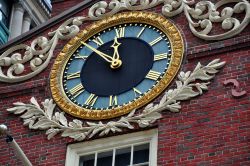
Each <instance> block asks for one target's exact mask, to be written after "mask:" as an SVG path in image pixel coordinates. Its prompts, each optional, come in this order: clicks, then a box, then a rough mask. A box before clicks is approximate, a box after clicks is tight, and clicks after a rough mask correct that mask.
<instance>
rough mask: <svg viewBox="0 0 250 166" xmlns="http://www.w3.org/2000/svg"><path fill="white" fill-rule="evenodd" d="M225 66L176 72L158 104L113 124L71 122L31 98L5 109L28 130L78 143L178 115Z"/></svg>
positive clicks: (52, 106)
mask: <svg viewBox="0 0 250 166" xmlns="http://www.w3.org/2000/svg"><path fill="white" fill-rule="evenodd" d="M224 65H225V62H220V60H219V59H215V60H213V61H212V62H210V63H209V64H208V65H206V66H202V65H201V64H200V63H198V64H197V66H196V67H195V69H194V71H193V72H190V71H188V72H186V73H184V72H180V74H179V75H178V80H177V81H176V88H175V89H170V90H168V91H166V92H165V94H164V95H163V97H162V98H161V100H160V102H159V104H155V105H154V104H153V103H151V104H149V105H147V106H146V107H145V108H144V109H143V110H142V112H140V113H136V111H135V110H133V111H131V112H130V113H129V114H128V115H127V116H123V117H121V118H120V119H118V120H117V121H109V122H108V123H103V122H102V121H99V122H90V121H86V122H85V121H80V120H77V119H74V120H73V121H72V122H68V120H67V118H66V117H65V116H64V112H55V106H56V105H55V104H54V103H53V100H52V99H50V100H49V99H46V100H45V101H44V102H42V106H43V107H42V108H41V107H40V105H39V104H38V103H37V101H36V99H35V98H33V97H32V98H31V100H30V102H31V104H24V103H21V102H16V103H14V105H15V107H13V108H9V109H7V111H9V112H11V113H14V114H22V115H21V118H22V119H23V120H24V125H27V126H29V128H30V129H41V130H47V131H46V134H47V135H48V139H51V138H52V137H54V136H55V135H57V134H59V133H61V136H62V137H70V138H73V139H74V140H77V141H81V140H84V139H85V138H91V137H93V136H95V135H97V134H98V135H99V136H103V135H107V134H109V133H110V132H113V133H116V132H121V131H122V128H128V129H134V124H137V125H138V126H139V127H142V128H143V127H148V126H150V125H152V124H153V123H154V122H155V121H156V120H157V119H160V118H161V112H162V111H167V110H169V111H171V112H179V111H180V109H181V105H180V101H182V100H188V99H190V98H193V97H195V96H198V95H201V94H203V90H207V89H208V87H207V85H208V84H209V82H207V81H208V80H211V79H212V78H213V77H214V76H215V74H216V73H217V72H218V69H219V68H221V67H222V66H224Z"/></svg>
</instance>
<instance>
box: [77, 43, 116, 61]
mask: <svg viewBox="0 0 250 166" xmlns="http://www.w3.org/2000/svg"><path fill="white" fill-rule="evenodd" d="M81 43H82V44H83V45H85V46H86V47H88V48H89V49H91V50H92V51H94V52H95V53H96V54H97V55H99V56H100V57H102V58H103V59H104V60H106V61H107V62H109V63H111V62H112V60H113V58H112V57H110V56H109V55H107V54H105V53H103V52H101V51H99V50H97V49H95V48H94V47H92V46H90V45H88V44H87V43H84V42H82V41H81Z"/></svg>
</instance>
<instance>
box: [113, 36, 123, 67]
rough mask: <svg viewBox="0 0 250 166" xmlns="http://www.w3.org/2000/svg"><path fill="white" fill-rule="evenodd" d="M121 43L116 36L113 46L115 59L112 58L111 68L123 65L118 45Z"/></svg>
mask: <svg viewBox="0 0 250 166" xmlns="http://www.w3.org/2000/svg"><path fill="white" fill-rule="evenodd" d="M120 45H121V43H119V42H118V41H117V37H115V39H114V43H113V45H112V46H111V47H113V48H114V53H113V57H112V58H113V59H112V62H111V68H113V69H115V68H118V67H120V66H121V65H122V61H121V60H120V55H119V52H118V47H119V46H120Z"/></svg>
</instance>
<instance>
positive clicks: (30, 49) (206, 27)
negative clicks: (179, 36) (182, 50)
mask: <svg viewBox="0 0 250 166" xmlns="http://www.w3.org/2000/svg"><path fill="white" fill-rule="evenodd" d="M232 2H234V7H224V5H228V4H230V3H232ZM158 5H162V14H163V15H164V16H166V17H173V16H175V15H177V14H180V13H182V12H184V14H185V16H186V18H187V21H188V23H189V27H190V29H191V31H192V33H193V34H194V35H195V36H197V37H199V38H201V39H204V40H223V39H226V38H230V37H232V36H235V35H237V34H239V33H240V32H241V31H242V30H243V29H244V28H245V27H246V26H247V25H248V24H249V22H250V3H249V2H248V1H247V0H221V1H219V2H218V3H216V4H214V3H212V2H210V1H201V2H198V3H197V4H195V1H194V0H140V1H139V0H111V2H105V1H100V2H97V3H96V4H94V5H93V6H92V7H91V8H90V9H89V12H88V16H79V17H73V18H70V19H68V20H67V21H65V22H64V23H63V24H62V25H61V26H59V28H58V29H56V30H55V31H53V32H50V33H48V36H49V39H48V38H47V37H43V36H40V37H38V38H36V39H35V40H33V41H32V43H31V45H30V46H28V45H24V44H20V45H17V46H14V47H11V48H10V49H8V50H7V51H5V52H4V53H3V54H2V55H1V56H0V81H2V82H8V83H14V82H20V81H24V80H27V79H30V78H32V77H34V76H35V75H37V74H39V73H40V72H41V71H43V70H44V69H45V68H46V67H47V66H48V64H49V62H50V59H51V57H52V56H53V53H54V50H55V48H56V45H57V43H58V40H66V39H70V38H73V37H74V36H75V35H76V34H77V33H78V32H79V31H80V26H81V25H82V24H83V23H84V22H86V21H93V20H100V19H102V18H104V17H107V16H111V15H114V14H115V13H118V12H120V11H124V10H145V9H150V8H154V7H156V6H158ZM193 5H195V6H194V7H191V6H193ZM222 6H223V7H224V8H223V9H222V10H221V12H219V11H218V10H217V9H218V8H220V7H222ZM243 12H245V16H244V18H243V20H242V21H241V22H240V21H239V20H238V19H237V18H234V17H233V14H234V13H243ZM194 20H197V21H194ZM213 23H221V26H222V29H224V30H226V31H227V32H225V33H222V34H218V35H209V33H210V32H211V30H212V29H213ZM196 28H198V29H202V30H201V31H198V30H197V29H196ZM21 51H23V52H25V53H24V55H22V53H20V52H21ZM27 63H30V65H29V67H28V64H27ZM29 68H30V70H29V71H28V72H27V71H26V72H25V70H26V69H29ZM3 69H5V70H7V72H4V70H3Z"/></svg>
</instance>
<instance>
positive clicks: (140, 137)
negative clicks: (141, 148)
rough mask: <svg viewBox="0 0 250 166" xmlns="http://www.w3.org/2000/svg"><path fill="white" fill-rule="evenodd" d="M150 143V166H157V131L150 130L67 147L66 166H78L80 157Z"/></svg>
mask: <svg viewBox="0 0 250 166" xmlns="http://www.w3.org/2000/svg"><path fill="white" fill-rule="evenodd" d="M147 142H149V143H150V160H149V162H150V164H149V165H150V166H155V165H157V146H158V130H157V129H152V130H147V131H141V132H136V133H131V134H124V135H119V136H113V137H108V138H102V139H97V140H93V141H87V142H83V143H76V144H71V145H68V147H67V154H66V164H65V165H66V166H78V165H79V159H80V156H83V155H88V154H93V153H94V152H96V151H98V152H102V151H107V150H111V149H114V148H122V147H127V146H128V145H135V144H142V143H147Z"/></svg>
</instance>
